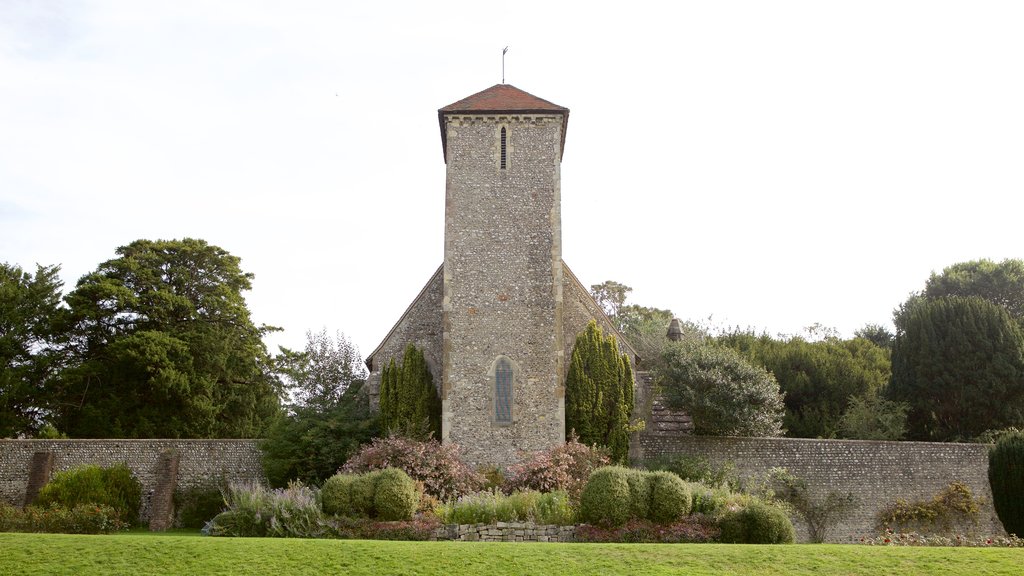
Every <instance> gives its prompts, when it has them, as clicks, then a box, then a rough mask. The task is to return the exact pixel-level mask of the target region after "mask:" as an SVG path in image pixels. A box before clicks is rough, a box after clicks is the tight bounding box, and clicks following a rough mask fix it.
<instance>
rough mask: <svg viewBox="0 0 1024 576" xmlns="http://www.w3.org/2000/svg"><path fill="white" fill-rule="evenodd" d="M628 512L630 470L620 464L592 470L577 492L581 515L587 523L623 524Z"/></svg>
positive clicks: (629, 512) (628, 514)
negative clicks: (579, 491)
mask: <svg viewBox="0 0 1024 576" xmlns="http://www.w3.org/2000/svg"><path fill="white" fill-rule="evenodd" d="M630 514H631V510H630V491H629V470H628V469H627V468H622V467H621V466H605V467H603V468H598V469H597V470H594V472H593V473H592V474H591V475H590V479H589V480H587V485H586V486H585V487H584V488H583V494H582V495H581V496H580V519H581V520H583V521H584V522H586V523H588V524H601V525H605V526H622V525H623V524H625V523H626V521H627V520H629V518H630Z"/></svg>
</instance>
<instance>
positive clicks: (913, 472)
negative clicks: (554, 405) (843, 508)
mask: <svg viewBox="0 0 1024 576" xmlns="http://www.w3.org/2000/svg"><path fill="white" fill-rule="evenodd" d="M640 444H641V445H642V454H643V456H642V458H643V460H650V459H652V458H656V457H659V456H696V457H704V458H707V459H708V460H709V461H710V462H711V463H712V464H713V465H716V466H721V465H724V464H726V463H731V464H733V465H734V466H735V467H736V472H737V473H738V474H739V476H740V477H741V478H743V479H751V478H759V477H763V476H764V475H765V474H766V473H767V472H768V470H770V469H771V468H773V467H783V468H786V469H787V470H789V471H790V472H791V473H792V474H794V475H795V476H798V477H800V478H802V479H804V480H806V481H807V483H808V487H809V489H810V491H811V494H812V497H814V496H817V497H818V498H822V497H824V495H825V494H827V493H828V492H829V491H830V490H835V491H838V492H840V493H843V494H845V493H847V492H850V493H852V494H853V495H854V496H855V497H856V498H858V500H859V505H858V506H857V508H855V509H854V510H853V511H852V512H849V513H848V514H846V516H845V517H844V518H842V519H841V520H840V522H839V524H838V525H837V526H836V527H835V528H834V529H833V530H832V533H831V534H830V536H829V538H828V541H830V542H851V541H857V540H859V539H860V538H861V537H865V536H872V535H875V534H876V530H875V521H876V517H877V514H878V512H879V511H880V510H881V509H882V508H884V507H885V506H887V505H889V504H891V503H893V502H895V501H896V499H903V500H907V501H913V500H927V499H931V498H932V497H933V496H934V495H935V494H936V493H938V492H939V491H941V490H942V489H944V488H945V487H946V486H948V485H949V483H950V482H953V481H959V482H963V483H964V484H966V485H967V486H969V487H970V489H971V492H972V493H973V494H974V496H975V497H976V498H981V499H982V500H983V501H984V505H983V506H982V507H981V512H980V514H979V516H978V526H977V528H975V529H974V530H975V531H976V532H977V534H978V535H1000V534H1005V532H1004V530H1003V526H1002V524H1001V523H1000V522H999V518H998V517H997V516H996V513H995V509H994V508H993V507H992V491H991V488H990V487H989V483H988V449H989V446H988V445H986V444H955V443H939V442H880V441H869V440H816V439H803V438H719V437H708V436H678V437H674V438H667V437H657V436H654V435H645V434H642V433H641V438H640ZM793 524H794V525H795V526H796V529H797V537H798V540H800V541H807V540H808V533H807V526H806V525H805V524H804V523H803V522H802V521H801V520H800V519H798V518H794V519H793Z"/></svg>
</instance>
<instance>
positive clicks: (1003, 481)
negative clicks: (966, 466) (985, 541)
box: [988, 432, 1024, 536]
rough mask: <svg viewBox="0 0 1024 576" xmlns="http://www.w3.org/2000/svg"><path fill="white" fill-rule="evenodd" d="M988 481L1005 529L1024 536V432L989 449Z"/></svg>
mask: <svg viewBox="0 0 1024 576" xmlns="http://www.w3.org/2000/svg"><path fill="white" fill-rule="evenodd" d="M988 482H989V484H990V485H991V486H992V505H993V507H995V509H996V514H997V515H998V516H999V520H1000V521H1001V522H1002V523H1003V528H1005V529H1006V531H1007V532H1008V533H1010V534H1016V535H1018V536H1021V535H1024V497H1022V496H1024V433H1022V432H1016V433H1012V434H1008V435H1006V436H1003V437H1002V438H1000V439H999V441H998V442H996V444H995V446H993V447H992V448H991V449H989V452H988Z"/></svg>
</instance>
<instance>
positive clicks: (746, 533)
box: [719, 501, 796, 544]
mask: <svg viewBox="0 0 1024 576" xmlns="http://www.w3.org/2000/svg"><path fill="white" fill-rule="evenodd" d="M719 527H720V528H721V530H722V534H721V541H722V542H729V543H735V544H789V543H791V542H793V540H794V539H795V538H796V531H795V530H794V529H793V523H792V522H790V520H789V516H787V515H786V513H785V512H784V511H782V509H780V508H778V507H777V506H772V505H770V504H766V503H764V502H760V501H754V502H751V503H750V504H749V505H748V506H746V507H745V508H740V509H738V510H732V511H729V512H727V513H726V514H725V516H723V517H722V519H721V520H720V521H719Z"/></svg>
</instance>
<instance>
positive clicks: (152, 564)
mask: <svg viewBox="0 0 1024 576" xmlns="http://www.w3.org/2000/svg"><path fill="white" fill-rule="evenodd" d="M1022 572H1024V549H1020V548H1016V549H1010V548H887V547H870V546H855V545H845V546H844V545H828V544H819V545H788V546H750V545H729V544H541V543H537V544H524V543H517V544H500V543H476V542H386V541H369V540H289V539H269V538H206V537H196V536H194V535H191V534H188V535H182V534H173V535H159V536H158V535H144V534H117V535H111V536H78V535H68V534H0V574H4V575H19V574H73V575H75V576H87V575H90V574H133V575H135V574H161V575H163V574H203V575H206V574H260V575H263V574H271V575H274V576H279V575H280V576H283V575H285V574H288V575H291V574H367V575H385V574H409V575H421V574H423V575H425V574H439V575H440V574H444V575H452V576H458V575H463V574H466V575H469V574H487V575H488V576H492V575H500V574H544V575H555V574H602V575H605V574H645V575H646V574H808V575H810V574H814V575H820V574H870V575H872V576H875V575H878V574H972V575H973V574H1014V575H1017V574H1021V573H1022Z"/></svg>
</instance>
